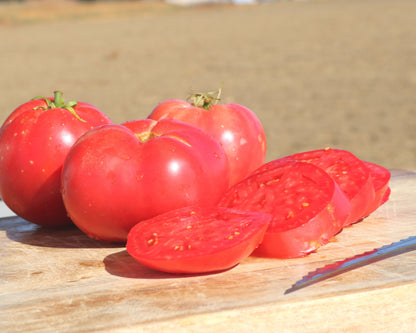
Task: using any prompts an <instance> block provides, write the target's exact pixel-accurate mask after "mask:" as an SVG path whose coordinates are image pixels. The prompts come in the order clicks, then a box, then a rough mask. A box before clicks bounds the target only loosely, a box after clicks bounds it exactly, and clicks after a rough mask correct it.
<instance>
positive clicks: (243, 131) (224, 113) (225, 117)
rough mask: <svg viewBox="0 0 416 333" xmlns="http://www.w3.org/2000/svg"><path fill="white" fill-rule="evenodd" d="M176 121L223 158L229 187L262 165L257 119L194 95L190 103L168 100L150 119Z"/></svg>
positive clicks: (261, 134) (246, 111)
mask: <svg viewBox="0 0 416 333" xmlns="http://www.w3.org/2000/svg"><path fill="white" fill-rule="evenodd" d="M165 117H169V118H174V119H178V120H181V121H184V122H187V123H189V124H192V125H194V126H196V127H198V128H201V129H202V130H204V131H205V132H207V133H209V134H210V135H212V136H213V137H214V139H216V140H217V141H218V142H220V144H221V145H222V147H223V148H224V151H225V153H226V154H227V157H228V160H229V162H230V174H231V179H230V185H233V184H235V183H236V182H238V181H239V180H241V179H243V178H244V177H246V176H247V175H248V174H249V173H250V172H251V171H253V170H255V169H256V168H258V167H259V166H260V165H262V164H263V163H264V161H265V157H266V137H265V134H264V129H263V127H262V124H261V123H260V120H259V119H258V118H257V116H256V115H255V114H254V113H253V112H252V111H251V110H249V109H248V108H246V107H244V106H242V105H239V104H213V97H212V96H210V95H202V94H197V95H195V96H194V97H193V98H192V99H191V102H187V101H184V100H179V99H171V100H167V101H164V102H162V103H160V104H158V105H157V106H156V107H155V108H154V110H153V111H152V113H151V114H150V115H149V118H151V119H156V120H159V119H162V118H165Z"/></svg>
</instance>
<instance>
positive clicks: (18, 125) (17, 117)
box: [0, 92, 111, 226]
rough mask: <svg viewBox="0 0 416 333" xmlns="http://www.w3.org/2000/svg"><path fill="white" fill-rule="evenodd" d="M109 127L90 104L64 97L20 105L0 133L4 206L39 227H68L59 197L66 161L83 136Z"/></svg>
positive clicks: (1, 184) (58, 96)
mask: <svg viewBox="0 0 416 333" xmlns="http://www.w3.org/2000/svg"><path fill="white" fill-rule="evenodd" d="M109 123H111V121H110V119H109V118H108V117H107V116H105V115H104V114H103V113H102V112H100V111H99V110H98V109H97V108H95V107H94V106H92V105H90V104H87V103H83V102H69V103H67V104H65V102H64V100H63V98H62V93H60V92H55V96H54V98H39V99H35V100H32V101H30V102H27V103H25V104H23V105H21V106H19V107H18V108H17V109H16V110H15V111H13V113H12V114H11V115H10V116H9V117H8V118H7V119H6V121H5V122H4V124H3V126H2V127H1V129H0V192H1V197H2V198H3V200H4V202H5V203H6V205H7V206H8V207H9V208H10V209H11V210H12V211H14V212H15V213H16V214H17V215H19V216H20V217H22V218H24V219H26V220H28V221H30V222H33V223H37V224H39V225H43V226H60V225H65V224H69V223H70V220H69V219H68V217H67V214H66V211H65V208H64V205H63V202H62V198H61V193H60V184H61V171H62V165H63V162H64V160H65V158H66V155H67V154H68V151H69V149H70V148H71V146H72V145H73V144H74V142H75V141H76V140H77V139H78V138H79V137H80V136H81V135H82V134H83V133H85V132H86V131H87V130H89V129H91V128H93V127H96V126H99V125H102V124H109Z"/></svg>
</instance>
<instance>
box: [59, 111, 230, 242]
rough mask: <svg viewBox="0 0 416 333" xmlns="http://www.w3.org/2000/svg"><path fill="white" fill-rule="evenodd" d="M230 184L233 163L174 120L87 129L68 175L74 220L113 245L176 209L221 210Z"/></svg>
mask: <svg viewBox="0 0 416 333" xmlns="http://www.w3.org/2000/svg"><path fill="white" fill-rule="evenodd" d="M228 184H229V167H228V160H227V157H226V155H225V153H224V150H223V149H222V148H221V146H220V145H219V143H218V142H217V141H215V140H214V139H213V138H212V137H211V136H209V135H208V134H206V133H205V132H203V131H202V130H200V129H198V128H196V127H194V126H191V125H189V124H185V123H182V122H179V121H176V120H173V119H163V120H160V121H159V122H157V121H155V120H151V119H143V120H138V121H133V122H128V123H125V124H124V126H123V125H106V126H101V127H99V128H96V129H93V130H91V131H88V132H87V133H86V134H85V135H83V136H82V137H81V138H80V139H79V140H78V141H77V142H76V143H75V145H74V146H73V147H72V149H71V151H70V153H69V154H68V157H67V159H66V161H65V164H64V168H63V172H62V196H63V200H64V204H65V207H66V209H67V211H68V214H69V216H70V217H71V219H72V221H73V222H74V223H75V224H76V225H77V226H78V227H79V228H80V229H81V230H83V231H84V232H85V233H86V234H87V235H88V236H89V237H91V238H94V239H99V240H104V241H108V242H125V241H126V239H127V234H128V232H129V231H130V229H131V228H132V227H133V226H134V225H136V224H137V223H138V222H140V221H142V220H145V219H149V218H152V217H154V216H156V215H159V214H161V213H164V212H167V211H170V210H172V209H175V208H181V207H185V206H190V205H203V206H210V205H215V204H216V203H217V202H218V201H219V199H220V198H221V196H222V195H223V193H224V192H225V190H226V189H227V187H228Z"/></svg>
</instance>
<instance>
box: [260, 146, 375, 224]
mask: <svg viewBox="0 0 416 333" xmlns="http://www.w3.org/2000/svg"><path fill="white" fill-rule="evenodd" d="M283 159H288V160H294V161H301V162H308V163H312V164H314V165H316V166H318V167H320V168H322V169H324V170H325V171H326V172H327V173H328V174H329V175H330V176H331V177H332V179H334V180H335V182H336V183H337V184H338V185H339V187H340V188H341V190H342V191H343V192H344V193H345V195H346V196H347V198H348V199H349V200H350V202H351V211H350V216H349V218H348V219H347V220H346V221H345V224H344V226H348V225H350V224H352V223H355V222H358V221H360V220H361V219H363V218H364V217H366V216H367V215H368V214H367V212H368V210H369V209H370V207H371V205H372V204H373V202H374V198H375V193H374V187H373V181H372V178H371V176H370V171H369V169H368V168H367V167H366V166H365V164H364V162H362V161H361V160H360V159H359V158H358V157H356V156H355V155H353V154H352V153H350V152H348V151H346V150H340V149H331V148H327V149H319V150H313V151H308V152H303V153H297V154H293V155H290V156H286V157H284V158H283ZM276 163H281V161H279V160H276V161H272V162H269V163H267V164H266V165H264V166H263V167H260V168H259V170H262V169H267V168H272V167H273V165H275V164H276Z"/></svg>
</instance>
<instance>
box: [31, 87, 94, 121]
mask: <svg viewBox="0 0 416 333" xmlns="http://www.w3.org/2000/svg"><path fill="white" fill-rule="evenodd" d="M40 98H41V99H44V100H45V102H46V104H47V106H48V108H47V109H46V110H51V109H56V108H59V109H65V110H68V111H69V112H71V113H72V115H73V116H74V117H75V118H77V119H78V120H79V121H82V122H83V123H85V122H86V121H85V120H84V119H82V118H81V117H80V116H79V115H78V114H77V112H76V111H75V109H74V107H75V106H77V104H78V103H77V102H75V101H69V102H68V103H66V104H65V100H64V98H63V92H61V91H54V93H53V102H52V101H51V100H50V99H49V98H46V97H42V96H37V97H35V98H33V99H40Z"/></svg>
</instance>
